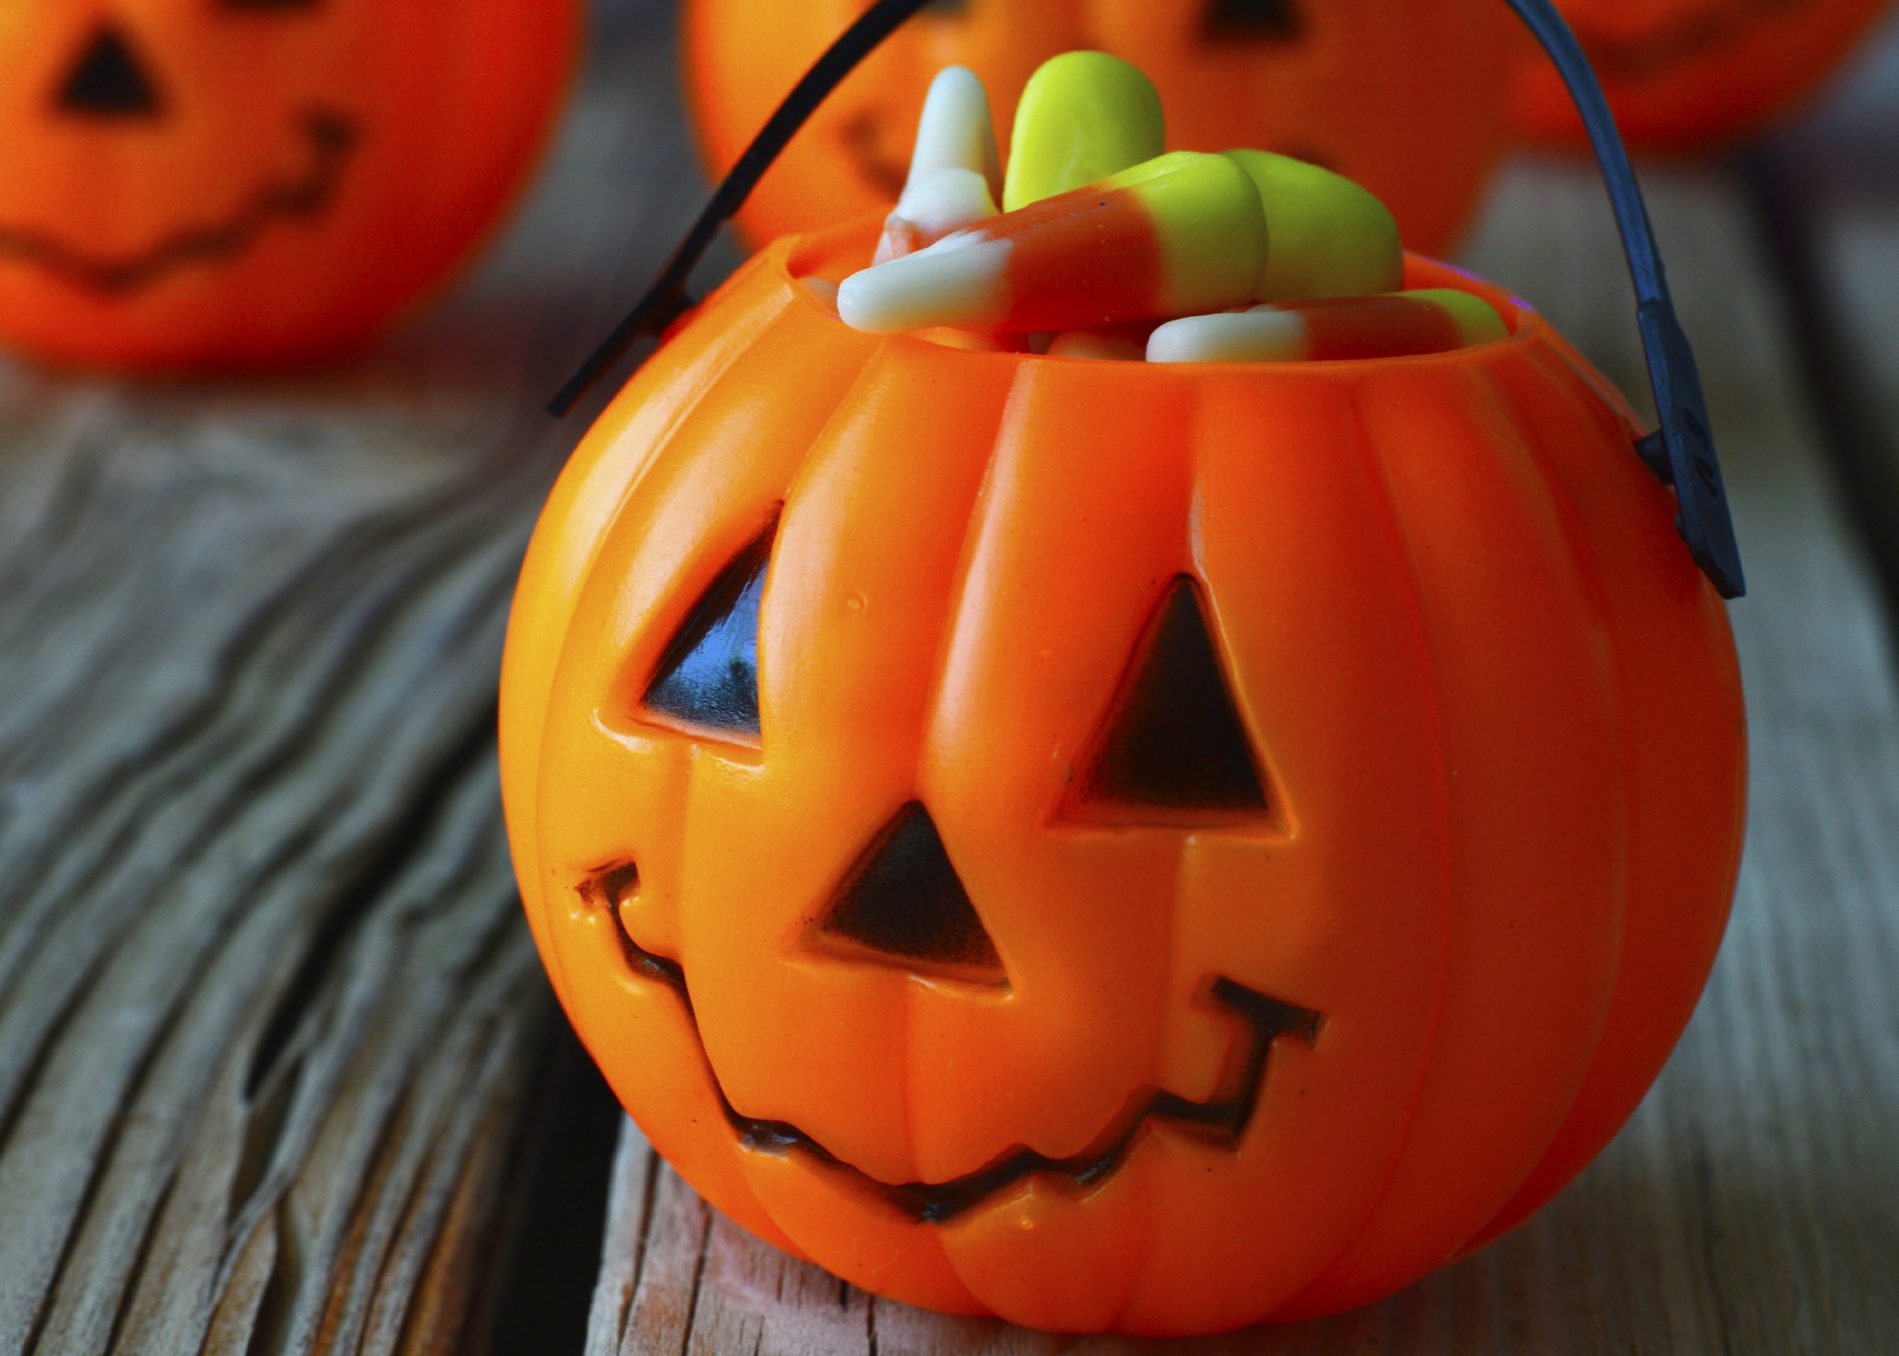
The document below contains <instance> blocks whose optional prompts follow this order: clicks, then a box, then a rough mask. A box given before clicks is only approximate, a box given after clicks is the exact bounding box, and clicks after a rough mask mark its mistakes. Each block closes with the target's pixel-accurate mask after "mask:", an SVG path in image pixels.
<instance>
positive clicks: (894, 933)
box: [817, 801, 1004, 982]
mask: <svg viewBox="0 0 1899 1356" xmlns="http://www.w3.org/2000/svg"><path fill="white" fill-rule="evenodd" d="M817 934H818V939H819V941H820V942H821V943H822V944H824V945H825V946H826V947H827V948H828V949H839V950H843V951H845V952H847V953H850V954H855V955H861V956H865V957H867V958H870V959H876V960H882V961H886V962H888V963H890V964H892V965H896V966H899V967H901V968H903V969H907V970H912V971H919V972H933V973H939V974H948V975H953V976H958V977H962V978H968V979H980V980H986V981H990V982H1001V981H1002V980H1003V979H1004V974H1003V969H1002V959H1001V957H999V956H998V955H997V954H996V946H995V943H994V942H992V941H991V940H990V939H989V933H988V932H987V931H986V930H985V929H984V928H983V925H982V920H981V919H980V918H978V917H977V916H976V908H975V906H974V905H973V904H971V903H970V902H969V892H968V891H967V890H965V889H964V888H963V881H962V878H961V877H960V876H958V875H957V874H956V867H955V866H954V865H953V864H952V863H951V862H950V859H949V851H948V849H946V848H945V847H944V846H943V838H942V835H941V834H939V833H938V832H937V830H936V821H935V820H933V819H931V818H930V812H929V811H928V810H926V809H924V808H923V806H922V805H920V804H918V803H916V802H914V801H913V802H911V803H910V804H909V805H906V806H904V807H903V809H902V810H900V811H898V813H897V816H896V818H894V819H893V820H891V821H890V823H889V824H888V825H886V826H885V828H884V830H883V832H881V833H879V834H878V835H877V837H876V838H875V839H874V840H873V841H872V843H871V845H870V847H869V848H868V849H867V850H866V851H865V853H864V855H863V856H862V857H861V858H859V859H858V862H857V865H856V866H855V867H853V868H852V870H851V872H850V874H849V875H848V876H846V877H845V879H844V883H843V885H842V886H840V887H839V889H838V892H837V894H836V896H835V897H834V898H833V899H832V902H831V906H830V908H829V910H828V911H827V912H826V913H825V915H824V917H822V918H821V919H819V921H818V926H817Z"/></svg>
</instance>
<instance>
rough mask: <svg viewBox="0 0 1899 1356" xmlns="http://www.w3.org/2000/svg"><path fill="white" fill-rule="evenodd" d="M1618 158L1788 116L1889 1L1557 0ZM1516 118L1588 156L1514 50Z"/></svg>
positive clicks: (1578, 133) (1733, 138) (1717, 140)
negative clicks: (1617, 144) (1609, 122)
mask: <svg viewBox="0 0 1899 1356" xmlns="http://www.w3.org/2000/svg"><path fill="white" fill-rule="evenodd" d="M1558 8H1559V9H1561V10H1562V12H1563V16H1564V17H1565V18H1566V19H1568V20H1569V23H1570V26H1571V28H1573V29H1574V30H1575V33H1576V37H1577V39H1578V40H1579V41H1581V43H1582V45H1583V47H1584V49H1585V50H1586V51H1587V52H1588V53H1589V59H1590V62H1591V63H1592V64H1593V65H1594V66H1595V68H1596V74H1597V75H1598V76H1600V77H1601V80H1602V86H1603V89H1604V91H1605V92H1607V94H1608V96H1609V103H1610V106H1611V107H1612V108H1613V109H1614V110H1615V117H1616V122H1617V123H1618V124H1620V126H1621V128H1622V133H1623V136H1624V137H1625V138H1626V139H1627V141H1628V143H1629V147H1630V149H1632V150H1638V151H1662V152H1695V151H1713V150H1718V149H1720V148H1722V147H1724V146H1729V145H1732V144H1734V143H1735V142H1738V141H1740V140H1741V139H1742V138H1744V137H1746V136H1747V135H1749V134H1750V133H1753V132H1757V131H1759V130H1760V129H1761V128H1762V127H1764V126H1765V125H1767V124H1768V123H1770V122H1772V121H1773V120H1774V119H1776V118H1778V117H1780V116H1782V115H1784V114H1786V113H1788V112H1789V111H1791V110H1792V109H1793V108H1794V107H1795V106H1796V105H1797V104H1798V103H1799V102H1800V101H1801V100H1802V99H1804V98H1806V97H1808V96H1809V95H1811V94H1812V93H1813V92H1814V91H1815V90H1816V89H1817V88H1818V87H1819V86H1820V84H1821V83H1822V82H1823V81H1825V80H1826V79H1827V77H1828V76H1830V75H1832V74H1833V73H1834V72H1835V71H1836V70H1837V69H1838V68H1839V66H1840V65H1841V63H1842V62H1844V61H1845V60H1846V59H1847V57H1848V56H1850V55H1851V54H1852V52H1853V50H1854V48H1855V47H1856V46H1857V45H1858V44H1859V42H1860V40H1861V39H1862V38H1864V37H1865V36H1866V34H1867V33H1868V32H1869V31H1870V30H1871V28H1872V26H1873V24H1874V23H1875V22H1876V21H1877V20H1878V19H1879V17H1880V16H1881V15H1882V14H1884V13H1886V12H1888V11H1889V10H1890V9H1891V8H1892V5H1891V0H1801V3H1798V4H1774V3H1762V2H1761V0H1558ZM1520 84H1521V87H1520V90H1519V95H1520V98H1519V116H1520V119H1521V121H1522V123H1523V125H1524V128H1525V130H1526V131H1528V132H1529V133H1530V135H1531V136H1532V137H1534V138H1536V139H1537V140H1540V141H1543V142H1547V143H1551V144H1555V145H1561V146H1565V147H1570V148H1572V149H1576V150H1582V149H1585V148H1586V147H1587V145H1588V143H1587V141H1586V140H1585V138H1584V136H1583V132H1582V124H1581V123H1580V121H1579V120H1578V119H1577V117H1576V111H1575V109H1574V108H1573V107H1572V106H1571V104H1570V101H1569V98H1568V96H1567V95H1566V94H1564V92H1563V87H1562V83H1561V82H1560V81H1559V80H1558V79H1557V77H1556V75H1555V73H1554V72H1553V71H1551V70H1550V69H1549V63H1548V62H1547V61H1545V60H1544V59H1543V58H1542V57H1541V55H1540V54H1537V53H1535V52H1534V51H1530V50H1526V52H1525V55H1524V60H1523V71H1522V74H1521V80H1520Z"/></svg>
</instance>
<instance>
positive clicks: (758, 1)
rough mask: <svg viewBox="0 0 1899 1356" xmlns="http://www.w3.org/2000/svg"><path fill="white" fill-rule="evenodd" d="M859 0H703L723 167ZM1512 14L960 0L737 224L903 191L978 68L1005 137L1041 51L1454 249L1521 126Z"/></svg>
mask: <svg viewBox="0 0 1899 1356" xmlns="http://www.w3.org/2000/svg"><path fill="white" fill-rule="evenodd" d="M862 8H863V5H861V4H860V3H857V2H856V0H817V2H815V3H809V4H798V5H785V4H776V3H767V2H763V0H688V3H687V5H686V10H685V15H686V39H687V57H688V67H689V76H690V78H689V89H690V94H691V100H692V108H693V112H694V117H695V120H696V122H697V125H698V128H699V132H700V138H701V143H702V145H703V146H704V148H705V151H706V155H707V158H708V160H709V161H710V163H711V165H712V167H713V168H714V169H715V170H716V171H718V172H721V173H722V172H723V171H724V170H726V169H727V168H729V167H730V166H731V165H732V163H733V162H734V161H735V160H736V159H737V158H738V156H739V154H740V152H741V151H743V149H744V148H745V146H746V144H747V143H748V142H749V141H750V139H751V138H752V136H753V135H755V134H756V133H757V131H758V129H759V128H760V127H761V126H763V125H764V123H765V120H766V118H767V117H769V116H770V114H771V112H772V110H773V109H774V108H775V107H776V106H777V105H778V103H779V101H780V99H781V98H782V97H783V96H784V94H785V93H786V92H787V91H788V90H790V88H791V86H792V85H793V83H794V82H795V81H796V80H797V78H798V77H799V76H800V75H802V74H803V73H804V71H805V70H806V68H807V67H809V66H810V64H811V63H812V62H813V61H814V60H815V59H816V58H817V56H818V55H819V53H821V52H822V51H823V50H824V48H825V46H826V45H827V44H828V43H829V42H830V41H831V40H832V39H833V38H834V37H835V36H836V35H837V34H838V32H840V31H841V30H842V29H843V28H844V26H845V25H846V24H848V23H849V22H850V20H851V19H853V18H854V17H856V15H857V14H858V13H859V12H860V11H861V10H862ZM1509 24H1510V19H1509V14H1508V11H1507V10H1506V9H1505V8H1504V6H1503V5H1502V4H1500V3H1498V2H1497V0H1407V3H1405V4H1399V5H1394V4H1391V3H1389V2H1388V0H1191V3H1188V2H1187V0H1180V2H1179V3H1175V2H1174V0H1169V3H1165V4H1156V3H1153V0H1041V2H1040V3H1037V4H1033V5H1023V4H1015V3H1011V0H956V3H946V4H942V5H938V6H935V7H933V8H932V9H930V10H926V11H925V12H924V13H923V14H921V15H919V16H918V17H917V18H916V19H913V20H912V21H911V22H910V24H909V25H908V26H907V27H906V28H904V29H903V30H901V31H899V32H898V33H897V34H896V35H895V36H894V37H893V38H892V39H891V40H890V41H888V42H887V43H885V44H884V46H883V48H881V49H880V50H879V51H878V52H877V53H876V54H875V55H873V56H872V57H871V58H870V59H869V60H868V61H866V62H865V63H864V65H863V66H862V67H861V68H860V69H859V70H858V71H857V72H856V73H855V74H854V75H853V76H852V77H851V78H850V79H849V80H847V81H846V82H845V83H844V85H843V86H842V87H841V88H840V89H839V90H838V92H837V93H836V94H835V95H833V96H832V98H831V99H830V100H829V101H828V103H827V104H826V105H825V106H824V107H823V108H821V109H820V110H819V111H818V113H817V114H816V115H815V116H814V117H813V119H812V121H811V124H810V126H809V127H808V128H807V129H806V130H805V132H804V133H803V134H802V135H801V136H800V137H799V138H798V139H797V140H796V141H794V142H793V143H792V146H791V149H790V151H789V152H788V153H787V154H786V155H785V156H784V157H783V158H782V159H781V160H780V161H779V163H778V164H777V166H776V167H775V168H774V169H773V170H772V171H771V172H770V173H769V174H768V175H767V176H766V177H765V180H764V182H763V184H761V185H760V187H759V190H758V192H757V193H755V194H754V195H753V197H752V199H751V201H750V202H749V203H748V204H747V206H746V209H745V211H744V212H743V213H741V214H740V217H739V220H740V223H741V225H742V226H743V227H744V228H745V230H746V232H747V234H748V235H750V236H751V237H752V238H753V239H754V240H757V241H764V240H769V239H771V238H773V237H775V236H778V235H783V234H788V233H791V232H793V231H800V230H809V229H812V228H814V227H821V226H825V225H829V224H831V223H833V222H837V221H842V220H846V219H848V218H851V217H855V216H857V215H858V214H860V213H862V212H868V211H870V210H872V209H874V208H876V207H878V206H880V205H882V204H886V203H888V202H889V201H891V200H893V199H894V198H895V197H896V195H897V192H898V191H899V190H900V189H901V188H902V186H903V177H904V172H905V170H906V169H907V167H908V165H909V147H910V139H911V136H912V134H913V133H914V131H915V129H916V120H917V116H918V114H919V113H920V112H921V111H922V107H923V96H924V93H925V91H926V90H927V88H928V86H929V82H930V79H931V77H932V76H934V75H935V74H936V72H937V71H938V70H939V69H941V68H942V67H943V66H945V65H949V64H952V63H957V64H962V65H967V66H969V67H970V68H972V69H973V70H975V71H976V73H977V74H978V75H980V76H982V77H983V79H984V81H985V82H986V83H987V84H988V86H989V93H990V99H991V103H992V105H993V106H994V111H995V114H996V116H997V118H998V121H999V126H1000V130H1001V131H1002V134H1003V135H1004V136H1005V137H1006V136H1007V135H1008V127H1009V115H1010V111H1011V110H1012V109H1013V108H1014V107H1015V102H1016V96H1017V95H1018V94H1019V93H1020V92H1021V89H1022V86H1023V84H1024V83H1025V82H1026V81H1027V79H1028V77H1029V76H1030V75H1031V74H1032V73H1033V72H1034V70H1035V68H1036V67H1037V66H1039V65H1040V64H1041V63H1042V62H1043V61H1044V60H1046V59H1047V58H1049V57H1052V56H1055V55H1056V54H1058V53H1060V52H1064V51H1070V50H1074V49H1077V48H1095V49H1099V50H1103V51H1108V52H1113V53H1114V54H1115V55H1117V56H1121V57H1125V58H1127V59H1128V60H1130V61H1133V62H1134V63H1135V64H1136V65H1138V66H1140V67H1141V69H1142V70H1144V71H1146V72H1147V73H1148V75H1150V76H1151V77H1152V78H1153V80H1154V83H1155V84H1156V85H1157V86H1158V87H1159V89H1160V92H1161V96H1162V98H1163V100H1164V102H1165V105H1166V108H1167V118H1168V133H1169V141H1170V144H1172V145H1174V146H1176V147H1181V148H1186V149H1194V150H1222V149H1225V148H1227V147H1230V146H1240V145H1248V146H1259V147H1262V148H1264V149H1270V150H1279V151H1286V152H1289V153H1291V154H1293V155H1297V156H1300V157H1302V158H1305V159H1310V160H1315V161H1317V162H1319V163H1321V164H1324V165H1326V166H1327V167H1328V168H1331V169H1334V170H1338V171H1339V172H1341V173H1343V174H1346V175H1348V176H1350V177H1351V178H1353V179H1356V180H1358V181H1359V182H1360V183H1362V184H1364V185H1365V186H1366V187H1367V188H1369V189H1371V190H1372V191H1373V192H1374V193H1377V194H1378V195H1379V196H1380V197H1382V198H1383V199H1384V200H1385V202H1386V204H1387V205H1388V206H1390V207H1391V209H1392V211H1393V212H1394V213H1396V215H1397V217H1398V222H1399V225H1400V226H1401V227H1402V228H1403V230H1404V233H1405V239H1406V242H1407V244H1409V245H1410V246H1411V247H1412V248H1414V249H1420V250H1425V251H1428V252H1435V251H1438V250H1441V249H1443V248H1445V247H1446V246H1447V245H1448V244H1449V243H1450V241H1451V240H1452V238H1453V237H1454V235H1455V234H1456V232H1457V229H1458V228H1459V226H1460V225H1461V224H1462V223H1463V222H1464V220H1465V218H1466V216H1467V215H1468V213H1469V211H1470V209H1471V208H1472V206H1473V204H1474V201H1475V198H1476V195H1477V193H1478V192H1479V190H1480V188H1481V187H1482V184H1483V182H1484V179H1485V177H1486V175H1487V174H1488V172H1489V169H1490V167H1491V165H1492V164H1493V163H1494V162H1495V160H1496V158H1497V156H1498V155H1499V153H1500V152H1501V151H1502V149H1503V147H1504V143H1505V141H1506V139H1507V137H1508V135H1509V127H1508V121H1509V119H1508V102H1509V98H1510V92H1509V90H1508V88H1507V86H1508V83H1509V82H1508V81H1507V80H1505V79H1501V78H1500V77H1499V71H1500V70H1507V69H1508V64H1507V59H1506V58H1507V55H1508V52H1509V50H1510V49H1509V42H1510V39H1511V34H1510V31H1509Z"/></svg>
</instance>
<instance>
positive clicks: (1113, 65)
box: [1002, 52, 1167, 212]
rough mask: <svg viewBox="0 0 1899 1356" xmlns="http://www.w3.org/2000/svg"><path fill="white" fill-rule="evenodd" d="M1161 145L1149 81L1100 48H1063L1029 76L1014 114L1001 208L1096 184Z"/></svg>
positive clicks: (1161, 126)
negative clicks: (1081, 50)
mask: <svg viewBox="0 0 1899 1356" xmlns="http://www.w3.org/2000/svg"><path fill="white" fill-rule="evenodd" d="M1166 149H1167V124H1166V119H1165V117H1164V115H1163V114H1162V112H1161V100H1160V94H1159V93H1158V92H1157V91H1156V90H1155V88H1154V85H1153V82H1152V81H1150V80H1149V79H1148V78H1147V77H1146V76H1145V75H1142V74H1141V72H1140V71H1139V70H1137V69H1135V68H1134V67H1133V66H1130V65H1129V64H1128V63H1127V62H1125V61H1123V60H1121V59H1120V58H1119V57H1112V56H1109V55H1108V54H1107V53H1105V52H1067V53H1064V54H1063V55H1061V56H1058V57H1055V58H1053V59H1052V60H1050V61H1047V62H1044V63H1043V64H1042V67H1041V69H1039V70H1037V71H1036V73H1035V74H1034V75H1033V76H1031V77H1030V78H1029V83H1028V85H1027V86H1026V87H1025V88H1024V89H1023V91H1022V102H1021V103H1020V104H1019V105H1017V107H1016V113H1015V133H1014V135H1013V136H1012V138H1011V140H1010V147H1009V177H1008V179H1007V180H1006V181H1005V182H1004V185H1003V190H1002V205H1003V207H1004V208H1006V209H1007V210H1009V211H1011V212H1013V211H1015V210H1016V209H1018V208H1022V207H1027V206H1028V205H1029V204H1030V203H1033V202H1040V201H1042V200H1043V199H1044V198H1053V197H1058V196H1060V195H1061V194H1063V193H1068V192H1071V191H1073V190H1074V189H1077V188H1081V187H1083V186H1084V185H1087V184H1092V183H1098V182H1099V181H1101V180H1103V179H1106V178H1107V177H1108V176H1110V175H1113V174H1119V173H1120V172H1121V171H1122V170H1125V169H1132V168H1133V167H1134V166H1136V165H1140V164H1144V163H1146V162H1147V161H1149V160H1152V159H1154V158H1155V157H1156V156H1158V155H1160V154H1161V153H1162V152H1163V151H1165V150H1166Z"/></svg>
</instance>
